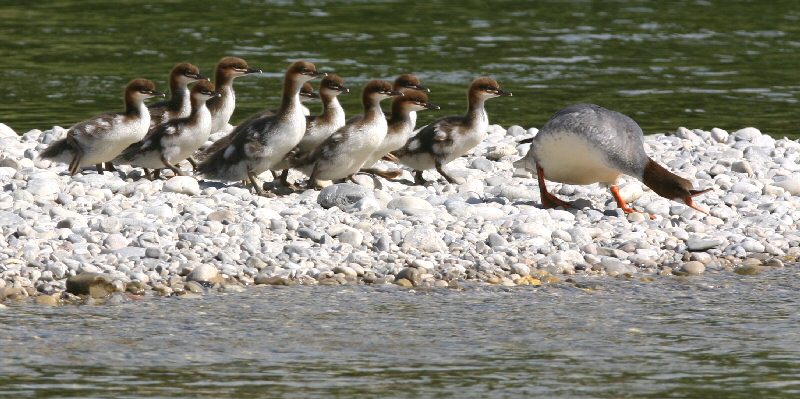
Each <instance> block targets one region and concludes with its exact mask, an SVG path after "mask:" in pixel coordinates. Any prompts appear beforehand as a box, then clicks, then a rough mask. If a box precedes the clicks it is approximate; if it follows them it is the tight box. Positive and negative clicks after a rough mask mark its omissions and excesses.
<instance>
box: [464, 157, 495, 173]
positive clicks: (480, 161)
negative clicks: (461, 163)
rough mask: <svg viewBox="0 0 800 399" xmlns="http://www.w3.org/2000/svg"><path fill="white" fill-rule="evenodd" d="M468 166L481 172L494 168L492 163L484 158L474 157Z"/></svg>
mask: <svg viewBox="0 0 800 399" xmlns="http://www.w3.org/2000/svg"><path fill="white" fill-rule="evenodd" d="M469 167H470V168H472V169H477V170H480V171H483V172H491V171H493V170H494V163H493V162H492V161H490V160H488V159H486V158H475V159H473V160H472V162H470V164H469Z"/></svg>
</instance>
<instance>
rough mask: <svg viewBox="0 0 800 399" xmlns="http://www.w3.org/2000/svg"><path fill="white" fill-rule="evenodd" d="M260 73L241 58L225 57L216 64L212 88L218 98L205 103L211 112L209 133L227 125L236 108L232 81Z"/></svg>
mask: <svg viewBox="0 0 800 399" xmlns="http://www.w3.org/2000/svg"><path fill="white" fill-rule="evenodd" d="M253 73H261V70H260V69H258V68H250V66H248V65H247V62H246V61H245V60H243V59H241V58H236V57H225V58H223V59H221V60H219V62H218V63H217V69H216V72H215V73H214V76H215V77H214V87H216V88H217V92H219V93H220V96H219V97H215V98H212V99H211V100H209V101H208V102H206V106H207V107H208V110H209V111H210V112H211V133H216V132H218V131H220V130H222V129H224V128H225V127H226V126H227V125H228V121H229V120H230V119H231V115H233V110H234V109H235V108H236V94H235V93H234V91H233V80H234V79H236V78H238V77H239V76H244V75H249V74H253Z"/></svg>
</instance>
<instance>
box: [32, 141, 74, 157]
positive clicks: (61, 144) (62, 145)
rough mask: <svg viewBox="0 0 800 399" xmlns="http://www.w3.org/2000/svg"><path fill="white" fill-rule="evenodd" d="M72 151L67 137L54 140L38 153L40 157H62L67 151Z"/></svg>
mask: <svg viewBox="0 0 800 399" xmlns="http://www.w3.org/2000/svg"><path fill="white" fill-rule="evenodd" d="M71 152H74V148H73V143H72V141H71V140H70V139H69V138H64V139H61V140H56V141H54V142H53V143H52V144H50V145H49V146H48V147H47V148H45V149H44V151H42V153H41V154H39V158H40V159H58V158H63V157H64V156H66V155H68V154H69V153H71Z"/></svg>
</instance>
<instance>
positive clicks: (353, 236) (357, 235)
mask: <svg viewBox="0 0 800 399" xmlns="http://www.w3.org/2000/svg"><path fill="white" fill-rule="evenodd" d="M337 238H338V239H339V242H341V243H345V244H350V245H352V246H353V247H358V246H360V245H361V243H362V242H363V241H364V235H363V234H361V232H360V231H358V230H345V231H343V232H342V233H341V234H339V235H338V236H337Z"/></svg>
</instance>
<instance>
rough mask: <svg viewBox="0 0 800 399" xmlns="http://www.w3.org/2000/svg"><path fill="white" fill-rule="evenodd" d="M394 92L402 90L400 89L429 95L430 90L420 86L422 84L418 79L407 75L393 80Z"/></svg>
mask: <svg viewBox="0 0 800 399" xmlns="http://www.w3.org/2000/svg"><path fill="white" fill-rule="evenodd" d="M393 89H394V90H398V91H400V90H402V89H411V90H419V91H424V92H426V93H430V92H431V89H429V88H427V87H425V86H423V85H422V82H421V81H420V80H419V78H418V77H416V76H414V75H412V74H410V73H407V74H403V75H400V76H398V77H397V79H395V80H394V86H393Z"/></svg>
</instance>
